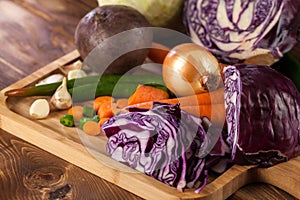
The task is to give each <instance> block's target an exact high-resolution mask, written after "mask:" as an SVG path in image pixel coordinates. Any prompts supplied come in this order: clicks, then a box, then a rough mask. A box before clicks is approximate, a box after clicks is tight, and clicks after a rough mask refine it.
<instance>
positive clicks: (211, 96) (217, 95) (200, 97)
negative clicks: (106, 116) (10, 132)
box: [130, 88, 224, 109]
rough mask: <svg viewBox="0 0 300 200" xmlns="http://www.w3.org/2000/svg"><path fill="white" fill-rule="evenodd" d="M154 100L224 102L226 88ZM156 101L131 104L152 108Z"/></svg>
mask: <svg viewBox="0 0 300 200" xmlns="http://www.w3.org/2000/svg"><path fill="white" fill-rule="evenodd" d="M154 101H156V102H161V103H168V104H177V103H180V105H181V106H196V105H203V104H205V105H210V104H218V103H223V102H224V88H219V89H217V90H215V91H212V92H204V93H199V94H195V95H190V96H183V97H178V98H172V99H161V100H154ZM154 101H148V102H142V103H137V104H134V105H130V106H131V107H139V108H148V109H150V108H151V107H152V105H153V102H154Z"/></svg>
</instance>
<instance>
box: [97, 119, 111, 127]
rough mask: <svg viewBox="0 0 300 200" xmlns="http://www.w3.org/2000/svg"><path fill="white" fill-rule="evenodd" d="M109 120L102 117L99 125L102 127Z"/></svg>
mask: <svg viewBox="0 0 300 200" xmlns="http://www.w3.org/2000/svg"><path fill="white" fill-rule="evenodd" d="M107 120H109V117H102V118H100V121H99V125H100V127H101V126H102V125H103V124H104V122H106V121H107Z"/></svg>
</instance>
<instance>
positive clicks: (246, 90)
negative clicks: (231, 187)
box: [224, 64, 300, 167]
mask: <svg viewBox="0 0 300 200" xmlns="http://www.w3.org/2000/svg"><path fill="white" fill-rule="evenodd" d="M224 76H225V84H224V85H225V90H224V92H225V108H226V122H227V129H228V131H227V134H228V137H227V139H226V142H227V143H228V144H229V145H230V147H231V150H232V159H233V161H234V162H235V163H237V164H247V165H251V164H252V165H258V166H260V167H269V166H272V165H275V164H277V163H280V162H284V161H287V160H288V159H290V158H292V157H295V156H297V155H299V154H300V94H299V92H298V90H297V88H296V87H295V85H294V83H293V82H292V81H291V80H290V79H288V78H286V77H285V76H283V75H282V74H280V73H278V72H277V71H275V70H273V69H271V68H269V67H265V66H255V65H244V64H239V65H236V66H227V67H225V68H224Z"/></svg>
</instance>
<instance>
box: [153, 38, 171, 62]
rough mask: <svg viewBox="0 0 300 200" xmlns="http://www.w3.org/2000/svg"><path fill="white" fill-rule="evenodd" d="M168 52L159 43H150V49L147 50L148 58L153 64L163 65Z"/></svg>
mask: <svg viewBox="0 0 300 200" xmlns="http://www.w3.org/2000/svg"><path fill="white" fill-rule="evenodd" d="M169 52H170V49H169V48H168V47H166V46H164V45H162V44H159V43H155V42H153V43H152V46H151V48H149V52H148V58H150V59H151V60H152V61H154V62H155V63H159V64H163V62H164V59H165V57H166V56H167V54H168V53H169Z"/></svg>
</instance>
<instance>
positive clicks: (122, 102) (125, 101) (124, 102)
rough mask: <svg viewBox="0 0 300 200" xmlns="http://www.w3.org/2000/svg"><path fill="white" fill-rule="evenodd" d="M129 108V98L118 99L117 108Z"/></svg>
mask: <svg viewBox="0 0 300 200" xmlns="http://www.w3.org/2000/svg"><path fill="white" fill-rule="evenodd" d="M126 106H128V99H127V98H122V99H118V100H117V102H116V108H119V109H122V108H125V107H126Z"/></svg>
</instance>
